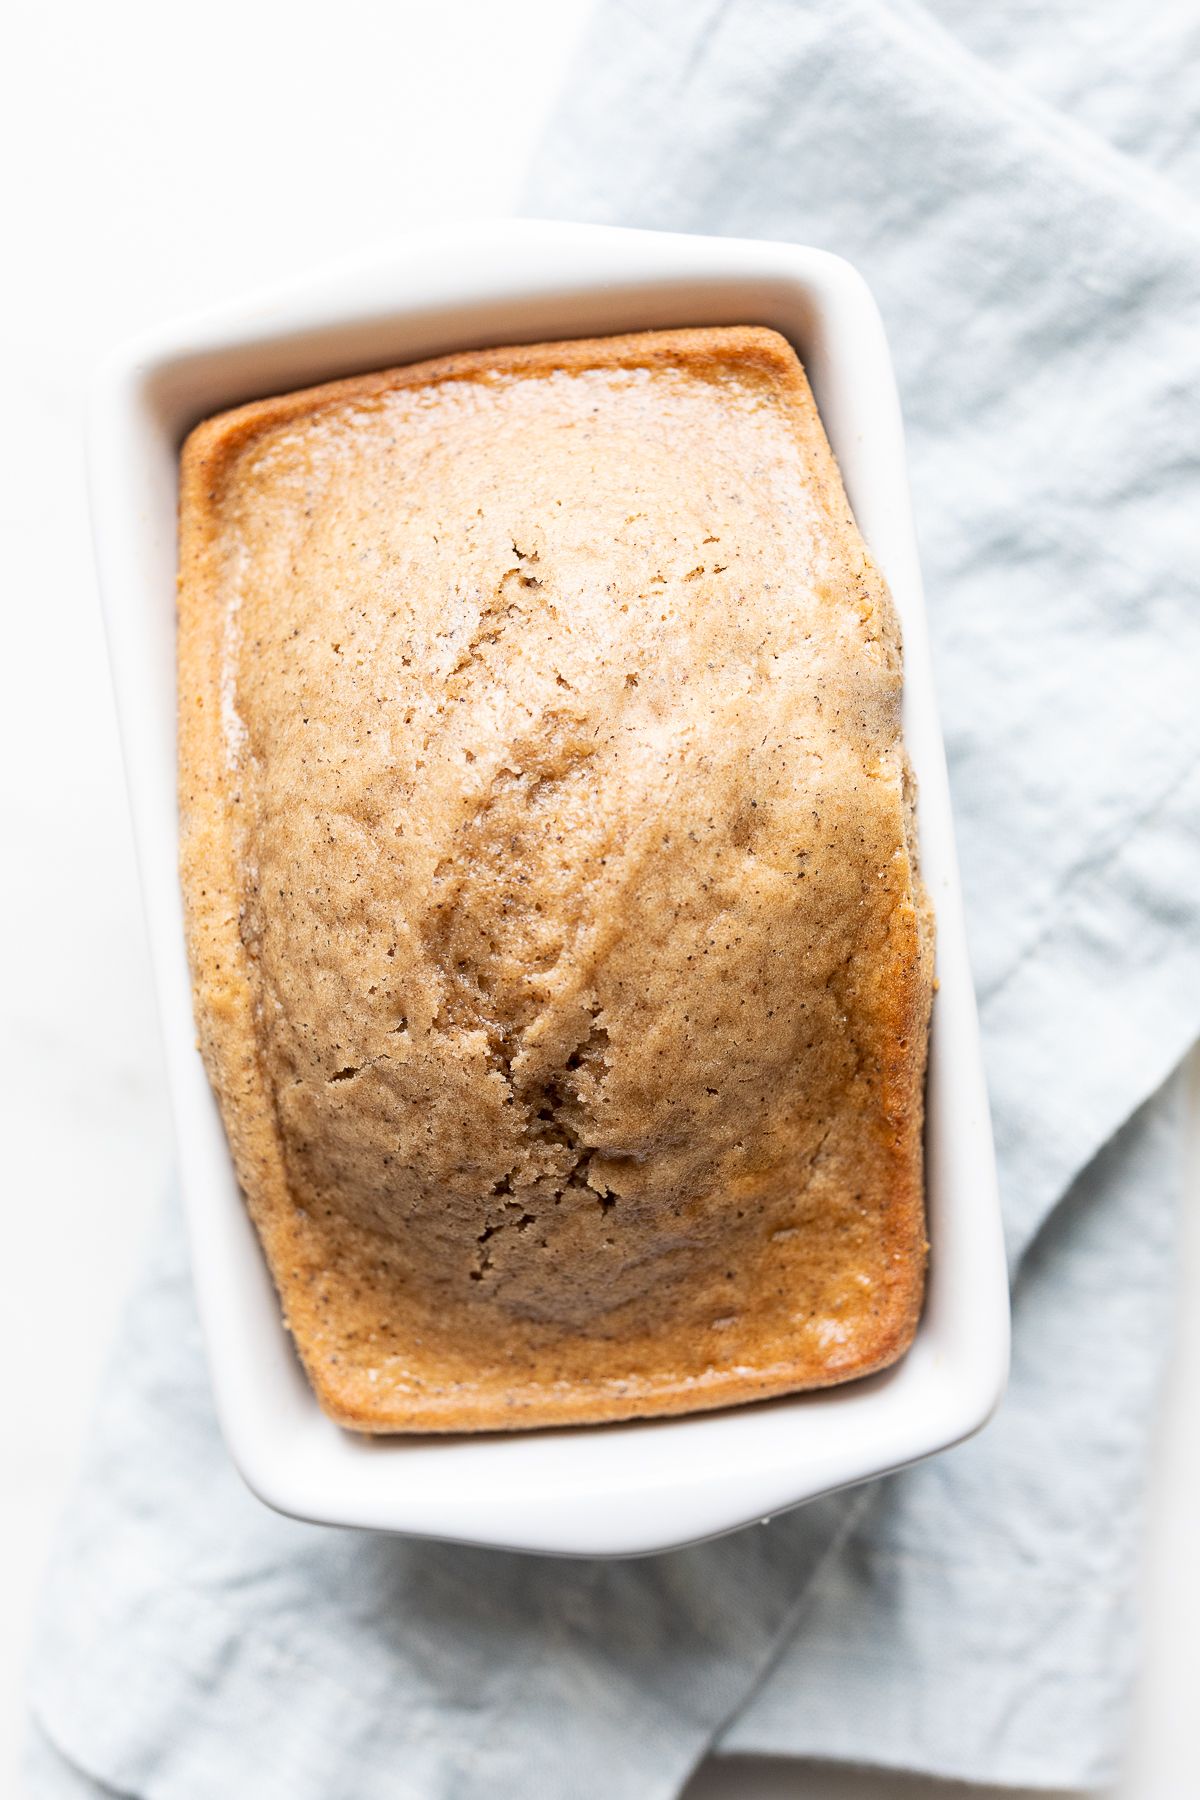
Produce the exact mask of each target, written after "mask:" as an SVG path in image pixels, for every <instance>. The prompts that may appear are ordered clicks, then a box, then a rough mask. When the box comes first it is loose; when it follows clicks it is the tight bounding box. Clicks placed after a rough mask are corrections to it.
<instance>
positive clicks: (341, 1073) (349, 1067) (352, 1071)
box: [325, 1050, 391, 1087]
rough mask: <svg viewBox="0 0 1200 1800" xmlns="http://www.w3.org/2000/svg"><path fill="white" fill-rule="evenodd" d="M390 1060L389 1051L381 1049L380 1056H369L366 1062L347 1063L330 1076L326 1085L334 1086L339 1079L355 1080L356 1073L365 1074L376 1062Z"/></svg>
mask: <svg viewBox="0 0 1200 1800" xmlns="http://www.w3.org/2000/svg"><path fill="white" fill-rule="evenodd" d="M390 1061H391V1058H390V1057H389V1055H388V1053H387V1051H386V1050H381V1051H380V1052H379V1055H378V1056H368V1058H367V1060H366V1062H361V1063H347V1064H346V1067H345V1068H344V1069H339V1070H338V1071H337V1073H336V1074H334V1075H330V1076H328V1077H327V1079H326V1083H325V1085H326V1086H327V1087H333V1086H334V1084H335V1083H336V1082H339V1081H353V1080H354V1077H355V1076H356V1075H363V1074H365V1073H366V1071H367V1070H368V1069H373V1068H374V1067H375V1064H376V1063H381V1062H390Z"/></svg>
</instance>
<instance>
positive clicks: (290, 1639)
mask: <svg viewBox="0 0 1200 1800" xmlns="http://www.w3.org/2000/svg"><path fill="white" fill-rule="evenodd" d="M1129 4H1130V0H1112V6H1113V7H1114V8H1117V7H1120V8H1123V9H1128V7H1129ZM1101 10H1102V11H1103V10H1104V9H1103V8H1102V9H1101ZM939 13H940V16H941V18H942V19H943V20H945V21H946V23H948V24H949V25H951V26H953V28H954V30H955V31H956V32H961V33H963V34H965V33H966V32H968V31H969V32H970V33H971V36H972V46H973V49H974V50H976V51H978V52H979V54H978V55H976V54H972V51H971V50H970V49H968V48H967V47H965V39H964V40H956V39H955V38H953V37H951V36H950V35H948V34H947V33H946V32H945V31H944V30H943V29H942V27H941V26H940V25H939V24H938V22H937V20H936V19H935V18H934V17H933V15H932V14H931V13H930V12H928V11H924V10H922V9H921V8H919V7H917V6H914V5H910V4H907V3H906V0H891V3H884V0H844V3H839V4H837V5H835V4H833V0H810V3H807V4H802V5H794V4H784V0H742V3H741V4H734V5H722V6H696V5H693V4H683V0H658V3H656V4H649V3H647V4H645V5H642V6H637V5H633V4H616V3H610V4H603V5H601V6H600V8H599V9H598V11H597V13H596V16H595V22H594V26H593V29H592V32H591V35H590V38H589V40H588V42H587V43H586V44H585V46H584V50H583V53H582V56H581V58H580V62H579V67H578V72H577V74H576V76H575V78H574V80H573V82H572V84H571V87H570V91H569V93H568V95H567V96H566V98H565V100H564V104H563V107H562V110H561V114H560V117H559V122H558V123H557V124H556V125H555V127H554V128H553V129H552V131H551V134H550V138H549V141H548V143H547V144H546V145H545V146H544V148H543V151H542V154H541V157H540V160H539V165H538V166H539V169H540V174H539V175H537V176H536V177H535V185H534V188H533V191H532V201H533V205H534V206H535V208H536V209H537V210H540V211H543V212H549V213H552V214H557V215H558V216H572V217H582V218H593V219H602V220H606V221H612V222H617V223H623V224H645V225H655V226H660V227H668V228H675V229H684V230H688V229H692V230H706V231H725V232H734V233H738V234H742V235H765V236H777V237H787V238H792V239H797V240H801V241H808V242H814V243H820V244H823V245H825V246H827V247H829V248H831V249H834V250H840V251H842V252H843V253H844V254H847V255H849V256H850V257H851V259H852V260H854V261H855V262H857V263H858V264H859V266H860V267H861V268H862V269H863V271H864V273H865V274H866V275H867V278H868V279H869V280H870V282H871V283H872V285H873V287H874V289H875V292H876V294H877V296H878V297H879V299H880V302H881V304H882V306H883V310H884V314H885V318H886V320H887V323H888V326H889V331H890V336H891V339H892V344H893V350H894V353H895V356H896V361H897V364H898V373H899V376H900V382H901V388H902V393H903V396H904V399H905V402H906V407H907V412H908V420H909V430H910V439H911V451H912V467H913V479H914V487H915V495H916V502H917V513H918V523H919V527H920V529H921V533H922V538H923V548H924V557H925V565H926V576H927V585H928V589H929V603H930V610H931V618H932V626H933V632H934V639H935V652H936V657H937V663H938V673H939V680H940V693H941V702H942V708H943V714H944V718H945V723H946V727H947V737H948V747H949V750H950V757H951V774H952V783H953V789H954V799H955V805H956V813H957V818H958V825H959V832H960V851H961V853H962V858H963V864H964V876H965V881H966V889H967V897H968V907H969V914H970V925H971V932H972V943H973V954H974V958H975V964H976V975H977V980H978V982H979V987H980V993H981V1002H982V1018H983V1026H984V1033H985V1041H986V1048H987V1056H988V1067H989V1077H990V1081H991V1084H992V1092H993V1102H994V1107H995V1114H996V1125H997V1141H998V1150H999V1157H1000V1166H1001V1182H1002V1191H1003V1198H1004V1204H1005V1210H1006V1220H1007V1226H1008V1234H1009V1244H1010V1251H1011V1255H1012V1260H1013V1268H1014V1275H1015V1363H1014V1377H1013V1384H1012V1390H1011V1393H1010V1397H1009V1400H1008V1402H1007V1404H1006V1406H1005V1407H1004V1409H1003V1410H1002V1412H1001V1414H1000V1416H999V1418H998V1419H997V1421H996V1422H995V1423H994V1425H993V1426H991V1427H990V1428H989V1429H988V1431H987V1432H985V1433H984V1434H983V1435H982V1436H981V1437H980V1438H978V1439H977V1440H975V1441H974V1442H973V1443H971V1444H970V1445H967V1446H965V1447H963V1448H962V1449H960V1450H958V1451H956V1452H953V1453H951V1454H950V1455H948V1456H945V1457H943V1458H940V1459H938V1460H936V1461H935V1462H932V1463H930V1464H928V1465H926V1466H924V1467H922V1468H920V1469H917V1470H913V1471H910V1472H908V1473H906V1474H903V1475H901V1476H898V1477H894V1478H892V1479H891V1480H890V1481H888V1482H885V1483H879V1484H876V1485H875V1486H874V1487H872V1488H869V1489H866V1490H864V1491H862V1492H860V1493H856V1494H852V1495H846V1496H833V1497H832V1498H830V1499H827V1500H825V1501H821V1502H819V1503H817V1504H816V1505H814V1506H811V1507H808V1508H804V1509H802V1510H800V1511H799V1512H797V1513H794V1514H792V1515H790V1516H789V1517H786V1518H781V1519H777V1520H776V1521H775V1522H774V1523H773V1524H772V1525H770V1526H769V1527H766V1528H753V1529H750V1530H747V1531H744V1532H742V1533H739V1534H737V1535H735V1536H734V1537H732V1538H729V1539H726V1540H724V1541H722V1542H720V1543H718V1544H713V1545H708V1546H703V1547H700V1548H698V1549H695V1550H690V1551H684V1552H677V1553H675V1554H673V1555H670V1556H665V1557H658V1558H653V1559H647V1560H644V1561H641V1562H636V1563H624V1564H605V1563H570V1564H568V1563H555V1562H550V1561H546V1560H541V1559H536V1558H514V1557H509V1556H503V1555H498V1554H494V1553H489V1552H478V1551H465V1550H462V1549H456V1548H453V1547H448V1546H437V1545H423V1544H414V1543H409V1542H401V1541H392V1540H385V1539H380V1538H372V1537H365V1536H357V1535H355V1534H351V1533H343V1532H330V1531H319V1530H317V1529H315V1528H311V1527H306V1526H301V1525H298V1524H295V1523H293V1522H290V1521H286V1520H282V1519H278V1518H276V1517H274V1516H273V1515H271V1514H269V1513H267V1512H266V1511H265V1510H264V1509H263V1508H261V1507H260V1506H258V1504H257V1503H256V1502H255V1501H253V1500H252V1499H251V1498H250V1497H249V1495H248V1494H247V1493H246V1492H245V1491H244V1490H243V1489H242V1488H241V1486H240V1484H239V1482H238V1480H237V1478H236V1477H235V1476H234V1475H233V1473H232V1471H231V1470H230V1468H229V1465H228V1463H227V1461H226V1459H225V1457H224V1455H223V1452H222V1450H221V1446H220V1443H219V1440H218V1438H217V1435H216V1432H215V1427H214V1425H213V1421H212V1418H211V1413H210V1410H209V1405H208V1398H207V1388H206V1382H205V1375H204V1369H203V1363H202V1359H201V1353H200V1348H199V1344H198V1340H197V1333H196V1326H195V1322H194V1318H193V1315H192V1310H191V1302H190V1296H189V1292H188V1282H187V1271H186V1258H185V1254H184V1251H183V1246H182V1237H181V1232H180V1229H179V1223H178V1219H177V1217H176V1216H175V1213H174V1211H173V1210H172V1211H171V1212H170V1213H169V1214H168V1217H167V1219H166V1221H165V1222H164V1227H163V1232H162V1236H161V1239H160V1241H159V1243H158V1245H157V1248H156V1251H155V1254H154V1256H153V1258H152V1260H151V1263H150V1265H149V1267H148V1269H147V1271H146V1274H145V1276H144V1278H143V1280H142V1282H141V1284H140V1286H139V1289H138V1292H137V1294H136V1295H135V1297H134V1301H133V1304H132V1306H131V1309H130V1313H129V1318H128V1320H127V1323H126V1326H125V1329H124V1331H123V1334H122V1337H121V1340H120V1343H119V1344H118V1347H117V1351H116V1355H115V1358H114V1361H113V1364H112V1367H111V1368H110V1371H109V1374H108V1377H107V1379H106V1381H105V1383H104V1386H103V1389H102V1398H101V1404H100V1408H99V1412H98V1418H97V1425H96V1432H95V1436H94V1439H93V1443H92V1446H91V1449H90V1452H89V1456H88V1460H87V1465H86V1468H85V1471H84V1476H83V1480H82V1483H81V1485H80V1489H79V1491H78V1493H77V1495H76V1497H75V1500H74V1502H73V1504H72V1506H71V1508H70V1510H69V1512H68V1516H67V1519H66V1521H65V1525H64V1528H63V1531H62V1534H61V1538H60V1542H59V1545H58V1548H57V1551H56V1554H55V1556H54V1559H53V1563H52V1566H51V1569H50V1572H49V1577H48V1583H47V1589H46V1594H45V1598H44V1602H43V1606H42V1609H41V1618H40V1625H39V1631H38V1636H37V1641H36V1644H35V1648H34V1655H33V1661H32V1668H31V1696H32V1702H33V1709H34V1716H35V1719H36V1722H37V1729H38V1732H39V1733H40V1737H39V1739H38V1740H36V1741H35V1745H34V1750H33V1753H32V1755H31V1762H30V1781H31V1785H32V1786H33V1789H34V1792H35V1793H43V1794H45V1795H47V1796H51V1795H55V1796H57V1795H62V1796H65V1795H68V1794H70V1795H75V1796H79V1795H82V1794H83V1793H93V1794H94V1793H103V1792H104V1791H105V1790H106V1789H107V1790H111V1791H115V1792H117V1793H121V1794H128V1795H133V1796H138V1797H139V1800H140V1797H142V1796H145V1800H201V1797H202V1796H203V1797H205V1800H207V1796H210V1795H212V1794H213V1793H216V1792H218V1791H220V1790H221V1789H222V1788H229V1789H231V1790H232V1791H234V1792H239V1793H243V1792H244V1793H247V1794H251V1795H253V1796H254V1800H260V1797H261V1800H275V1797H276V1796H279V1797H280V1800H282V1797H283V1796H285V1795H286V1796H287V1797H288V1800H310V1797H311V1800H318V1797H320V1800H326V1797H327V1796H332V1795H339V1796H340V1795H341V1794H347V1795H353V1796H354V1797H355V1800H376V1797H379V1800H382V1797H383V1796H388V1797H389V1800H390V1797H393V1796H394V1797H398V1800H405V1797H408V1796H412V1797H414V1800H415V1797H419V1800H441V1797H442V1796H445V1797H447V1800H468V1797H474V1796H487V1800H510V1797H511V1800H516V1797H517V1796H521V1797H522V1800H524V1797H525V1796H529V1795H536V1796H538V1797H539V1800H558V1797H559V1796H562V1797H564V1800H565V1797H568V1796H570V1797H575V1796H593V1795H596V1796H603V1797H604V1800H610V1797H611V1800H625V1797H626V1796H628V1797H629V1800H634V1797H635V1796H636V1797H638V1800H660V1797H661V1800H667V1797H668V1796H673V1795H675V1794H677V1793H678V1792H679V1790H680V1788H681V1787H682V1786H683V1785H684V1783H685V1782H686V1779H687V1776H688V1773H689V1771H690V1770H691V1769H692V1768H693V1767H694V1765H695V1764H696V1762H697V1761H698V1760H699V1759H700V1758H701V1757H702V1756H703V1755H704V1754H705V1753H706V1752H707V1751H708V1750H709V1749H710V1748H711V1747H713V1746H723V1747H726V1748H733V1749H739V1750H751V1751H755V1750H757V1751H771V1752H774V1753H777V1754H778V1753H784V1754H794V1755H826V1756H836V1757H846V1758H852V1759H853V1760H855V1761H860V1762H878V1763H881V1764H890V1765H895V1766H905V1767H911V1768H915V1769H923V1770H927V1771H929V1772H932V1773H941V1774H947V1775H957V1776H961V1777H964V1778H967V1779H972V1778H973V1779H977V1780H990V1781H1007V1782H1012V1783H1017V1782H1026V1783H1030V1784H1036V1785H1053V1784H1057V1785H1064V1786H1072V1785H1086V1784H1092V1783H1097V1782H1099V1781H1102V1780H1104V1779H1107V1778H1108V1777H1109V1776H1110V1775H1111V1773H1112V1772H1113V1769H1114V1766H1115V1759H1116V1757H1117V1755H1118V1753H1119V1746H1120V1737H1121V1727H1122V1710H1123V1705H1124V1702H1125V1699H1126V1696H1127V1693H1128V1685H1129V1676H1130V1670H1131V1661H1132V1650H1131V1649H1130V1647H1129V1646H1130V1644H1131V1643H1132V1641H1133V1640H1132V1638H1131V1634H1130V1630H1129V1626H1130V1621H1131V1607H1132V1595H1133V1582H1134V1572H1135V1563H1136V1542H1137V1521H1138V1505H1139V1495H1140V1487H1141V1471H1142V1465H1143V1460H1144V1450H1145V1430H1146V1424H1147V1417H1148V1414H1149V1412H1150V1410H1151V1405H1152V1398H1153V1394H1154V1390H1155V1385H1156V1380H1157V1376H1158V1372H1159V1368H1160V1364H1161V1359H1162V1356H1163V1352H1164V1347H1165V1335H1166V1321H1165V1317H1164V1312H1165V1307H1166V1303H1167V1300H1168V1298H1169V1294H1170V1261H1171V1258H1170V1248H1171V1228H1172V1219H1173V1215H1174V1205H1175V1193H1174V1186H1175V1176H1176V1174H1177V1172H1178V1163H1179V1157H1178V1134H1177V1121H1176V1110H1177V1109H1176V1104H1175V1101H1176V1095H1175V1092H1174V1090H1173V1088H1171V1087H1170V1086H1168V1088H1167V1089H1166V1090H1164V1091H1162V1092H1157V1093H1156V1090H1159V1089H1160V1088H1161V1086H1162V1084H1163V1082H1164V1079H1165V1078H1166V1077H1167V1075H1168V1074H1169V1072H1170V1070H1171V1069H1172V1068H1173V1066H1174V1065H1175V1063H1176V1062H1177V1061H1178V1060H1179V1058H1180V1056H1181V1055H1182V1054H1183V1052H1184V1051H1185V1050H1186V1048H1187V1047H1188V1045H1189V1044H1190V1043H1191V1042H1192V1041H1193V1040H1194V1038H1195V1036H1196V1034H1197V1030H1198V1029H1200V708H1198V707H1197V706H1196V704H1195V694H1196V689H1197V676H1198V674H1200V606H1198V605H1197V592H1196V589H1197V578H1196V574H1195V562H1196V558H1195V555H1194V523H1193V515H1194V512H1195V505H1194V502H1195V488H1196V481H1195V476H1196V470H1197V465H1198V462H1200V447H1198V445H1197V436H1196V427H1195V420H1194V414H1195V406H1194V400H1193V395H1194V393H1195V390H1196V378H1197V373H1198V365H1200V342H1198V341H1197V335H1196V330H1195V321H1196V319H1197V318H1198V317H1200V312H1198V310H1197V300H1198V299H1200V293H1198V289H1200V235H1198V234H1197V232H1196V229H1195V220H1194V215H1193V214H1192V213H1191V211H1190V209H1189V206H1188V204H1187V202H1186V201H1185V200H1184V199H1183V198H1182V194H1181V190H1180V189H1179V188H1178V187H1177V186H1176V185H1174V183H1175V182H1176V181H1180V182H1182V181H1183V180H1185V179H1187V176H1188V171H1187V155H1186V152H1185V151H1183V150H1181V148H1180V146H1181V144H1183V143H1184V142H1185V141H1186V138H1187V133H1185V132H1176V133H1171V132H1170V131H1166V130H1164V129H1162V127H1161V124H1159V125H1156V123H1155V120H1154V117H1153V111H1154V109H1153V108H1152V107H1151V106H1150V105H1149V104H1145V105H1141V104H1139V103H1138V102H1137V100H1136V96H1135V97H1130V96H1129V95H1128V94H1125V93H1122V92H1121V91H1119V84H1114V83H1113V82H1112V81H1110V82H1108V83H1107V84H1105V83H1096V84H1090V83H1088V82H1087V81H1083V80H1076V81H1075V84H1074V86H1070V85H1069V84H1067V83H1066V82H1065V78H1064V77H1063V75H1062V74H1061V73H1060V71H1061V70H1062V69H1064V68H1069V67H1074V68H1075V69H1076V72H1077V73H1078V69H1079V67H1080V66H1081V64H1082V65H1083V66H1085V67H1086V66H1088V65H1089V58H1090V59H1091V62H1092V64H1094V65H1095V66H1097V67H1099V66H1100V64H1101V62H1102V61H1103V58H1104V57H1105V56H1106V55H1107V54H1109V52H1110V51H1111V44H1112V41H1113V40H1114V34H1117V33H1118V31H1119V29H1120V28H1122V27H1121V21H1123V20H1124V21H1126V24H1125V26H1124V27H1123V28H1124V29H1126V31H1127V35H1128V34H1135V35H1136V33H1137V32H1138V31H1139V30H1140V31H1141V32H1142V34H1143V36H1144V37H1145V38H1146V43H1145V45H1144V46H1143V49H1144V54H1142V56H1141V60H1140V62H1137V59H1135V62H1136V66H1138V67H1139V68H1146V67H1150V66H1154V67H1161V68H1162V70H1163V71H1164V73H1165V75H1168V76H1169V77H1170V79H1171V80H1173V81H1174V83H1175V86H1174V88H1173V89H1172V90H1171V91H1172V92H1173V93H1175V94H1176V95H1177V96H1182V93H1183V87H1182V81H1181V78H1180V77H1179V76H1178V73H1177V71H1176V69H1175V64H1174V63H1173V62H1172V59H1171V56H1170V55H1169V54H1168V51H1167V49H1166V48H1164V46H1163V42H1162V33H1161V31H1159V32H1158V35H1157V36H1154V38H1153V41H1152V42H1151V41H1150V35H1149V34H1150V32H1151V28H1150V26H1149V23H1148V22H1146V21H1141V22H1139V21H1138V20H1137V19H1136V16H1135V15H1134V14H1133V13H1132V12H1131V11H1122V12H1120V13H1118V12H1117V11H1115V10H1114V11H1112V12H1107V13H1105V18H1106V20H1107V21H1108V27H1107V35H1106V34H1105V31H1104V30H1095V31H1093V32H1092V34H1091V36H1090V37H1089V38H1088V41H1087V43H1086V44H1082V45H1078V46H1073V47H1072V50H1073V55H1068V54H1067V53H1066V52H1065V51H1064V49H1063V41H1062V32H1063V31H1065V30H1066V29H1067V25H1066V24H1065V22H1064V20H1063V18H1062V17H1061V16H1060V15H1058V14H1056V13H1054V12H1053V10H1051V11H1049V12H1046V11H1043V12H1042V13H1041V14H1040V15H1038V16H1036V17H1035V16H1034V15H1033V14H1032V13H1031V14H1029V15H1026V14H1025V13H1024V12H1023V11H1022V10H1019V9H1009V10H1008V11H1006V10H1005V9H1004V8H1003V7H1002V8H1000V9H999V12H998V13H997V11H996V9H990V11H989V19H988V21H987V22H983V21H979V20H976V19H974V18H973V16H972V13H971V11H970V10H969V9H968V8H967V6H966V4H965V0H941V4H940V7H939ZM1114 20H1115V21H1117V22H1116V23H1114V22H1113V21H1114ZM1139 42H1141V40H1140V39H1139ZM1176 48H1178V46H1177V45H1176ZM985 58H986V59H988V60H986V61H985V60H984V59H985ZM1098 88H1099V89H1103V90H1104V92H1105V93H1106V94H1107V99H1106V98H1104V95H1103V94H1100V95H1098V93H1097V89H1098ZM1181 103H1182V102H1181ZM1197 112H1200V105H1196V104H1194V103H1193V109H1192V115H1191V124H1192V126H1194V125H1195V122H1196V114H1197ZM1150 1096H1155V1097H1153V1098H1150ZM101 1784H102V1785H101Z"/></svg>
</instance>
